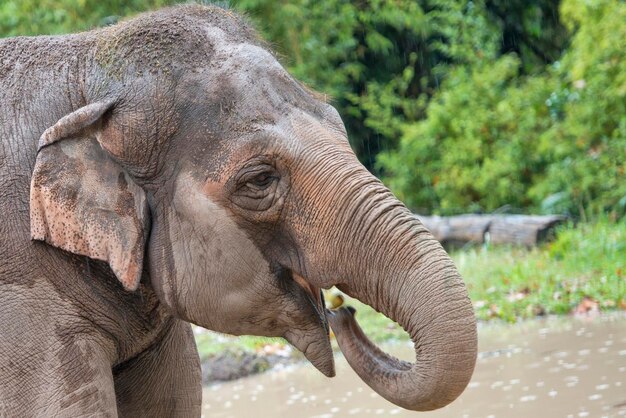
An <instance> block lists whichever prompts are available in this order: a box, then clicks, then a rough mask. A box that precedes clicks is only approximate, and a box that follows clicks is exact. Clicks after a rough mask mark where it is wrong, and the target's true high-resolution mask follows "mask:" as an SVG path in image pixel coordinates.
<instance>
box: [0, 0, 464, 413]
mask: <svg viewBox="0 0 626 418" xmlns="http://www.w3.org/2000/svg"><path fill="white" fill-rule="evenodd" d="M0 91H2V96H1V97H0V107H1V111H0V212H1V213H2V222H0V306H2V309H1V310H0V335H1V338H0V378H1V379H0V416H82V415H93V414H98V415H100V414H102V415H103V416H117V415H128V416H199V415H200V406H201V379H200V365H199V358H198V353H197V350H196V347H195V343H194V339H193V334H192V332H191V326H190V324H189V323H190V322H193V323H196V324H198V325H201V326H204V327H207V328H209V329H213V330H216V331H220V332H227V333H231V334H235V335H242V334H255V335H267V336H283V337H285V338H287V339H288V340H289V341H290V342H291V343H292V344H293V345H294V346H296V347H297V348H298V349H300V350H301V351H303V352H304V354H305V355H306V356H307V358H308V359H309V360H310V361H311V362H312V363H313V364H314V365H315V366H316V367H317V368H318V369H320V371H322V372H323V373H324V374H326V375H328V376H332V375H333V374H334V367H333V360H332V352H331V350H330V344H329V342H328V323H327V321H330V322H331V325H332V326H333V329H335V332H336V334H337V338H338V340H339V343H340V345H341V348H342V350H343V351H344V353H345V354H346V357H347V358H348V360H349V361H350V363H351V364H352V365H353V367H354V368H355V370H357V372H358V373H359V374H360V375H361V376H362V377H363V378H364V380H366V382H367V383H368V384H370V385H371V386H372V387H373V388H374V389H375V390H377V391H378V392H379V393H381V395H383V396H385V397H387V398H388V399H390V400H391V401H392V402H395V403H397V404H399V405H401V406H404V407H407V408H411V409H433V408H436V407H440V406H442V405H445V404H446V403H448V402H450V401H452V400H453V399H454V398H456V397H457V396H458V394H459V393H460V392H461V391H462V390H463V388H464V387H465V385H466V384H467V381H468V380H469V377H470V376H471V372H472V370H473V367H474V361H475V356H476V333H475V322H474V317H473V313H472V311H471V304H470V303H469V300H468V298H467V294H466V291H465V288H464V286H463V283H462V281H461V279H460V277H459V276H458V273H457V272H456V270H455V269H454V266H453V265H452V263H451V261H450V260H449V258H448V257H447V255H446V254H445V252H444V251H443V249H441V247H440V246H439V244H438V243H436V241H434V239H433V238H432V236H431V235H430V234H429V233H428V232H427V231H426V230H425V229H424V228H423V227H421V225H419V223H417V221H415V220H414V218H413V217H412V216H410V213H409V212H408V211H407V210H406V208H404V206H402V204H401V203H400V202H398V201H397V200H395V198H394V197H393V195H391V193H390V192H389V191H388V190H386V189H385V188H384V186H382V185H381V184H380V182H378V180H376V179H375V178H374V177H372V176H371V175H370V174H369V173H367V171H366V170H365V169H364V168H363V167H362V166H361V165H360V164H359V163H358V161H357V160H356V157H355V156H354V154H353V153H352V151H351V150H350V147H349V145H348V142H347V139H346V133H345V129H344V128H343V124H342V123H341V120H340V119H339V117H338V115H337V114H336V111H335V110H334V109H333V108H332V107H331V106H329V105H328V104H326V103H324V102H323V101H322V100H321V99H320V96H319V95H317V94H315V93H313V92H311V91H310V90H309V89H307V88H306V87H304V86H303V85H301V84H300V83H298V82H297V81H296V80H294V79H293V78H292V77H291V76H290V75H289V74H288V73H287V72H286V71H284V70H283V69H282V67H281V66H280V64H279V63H278V61H277V60H276V59H275V58H274V57H273V55H272V54H271V53H270V52H268V50H267V48H266V47H265V46H264V45H263V43H262V41H260V40H259V38H258V36H257V35H256V33H255V32H254V31H253V30H252V29H251V28H250V26H249V25H248V24H247V23H246V22H245V21H244V20H243V19H242V18H240V17H238V16H236V15H235V14H233V13H232V12H230V11H228V10H223V9H219V8H216V7H203V6H179V7H176V8H171V9H164V10H162V11H159V12H154V13H151V14H146V15H142V16H140V17H138V18H136V19H133V20H130V21H128V22H123V23H121V24H118V25H116V26H113V27H110V28H105V29H99V30H94V31H91V32H86V33H82V34H74V35H66V36H54V37H32V38H31V37H20V38H11V39H5V40H0ZM353 219H358V220H359V222H360V223H361V226H359V224H358V223H355V222H354V221H353ZM359 243H360V244H359ZM365 244H367V245H365ZM331 247H332V248H331ZM370 259H372V260H373V259H376V260H377V263H378V264H371V263H367V262H364V261H363V260H370ZM359 277H363V278H364V279H362V281H358V279H357V278H359ZM368 277H371V279H367V278H368ZM374 277H381V278H384V280H382V279H381V280H378V279H375V278H374ZM430 277H433V278H436V279H432V280H431V279H430ZM377 280H378V281H377ZM384 283H387V284H384ZM333 285H337V286H338V287H339V288H340V289H342V290H344V291H346V292H347V293H349V294H351V295H353V296H356V297H357V298H359V299H361V300H363V301H365V302H366V303H368V304H370V305H372V306H374V307H375V308H376V309H378V310H380V311H382V312H384V313H385V314H386V315H388V316H390V317H392V318H393V319H395V320H397V321H398V322H399V323H400V324H401V325H403V326H404V327H405V329H407V331H408V332H409V333H410V334H411V336H412V337H413V339H414V341H416V356H417V359H418V363H416V364H417V366H416V364H412V363H402V362H399V361H398V360H396V359H393V358H390V357H388V356H386V355H384V353H381V352H378V351H376V350H377V349H376V348H375V347H374V346H372V345H371V343H369V341H368V340H367V338H366V337H365V336H364V335H362V332H361V331H360V329H359V328H358V325H357V324H356V322H355V321H354V319H353V315H352V313H351V312H350V311H348V310H343V311H339V312H336V313H331V312H326V311H325V309H324V306H323V301H322V300H321V296H320V289H321V288H328V287H330V286H333ZM416 295H426V296H427V297H426V299H421V300H423V302H420V304H419V306H414V305H412V306H413V307H412V308H411V309H410V310H408V311H407V310H406V309H403V308H402V306H403V305H404V304H405V303H406V300H410V299H415V297H416ZM436 298H439V299H437V301H436V302H435V299H436ZM429 299H433V300H432V301H429ZM442 301H444V302H445V303H444V302H442ZM422 305H423V306H424V307H423V308H422ZM442 306H445V307H446V308H445V309H443V308H442ZM442 309H443V310H442ZM435 327H436V328H437V330H438V331H434V329H435ZM429 347H432V350H429ZM442 347H445V349H442ZM359 363H360V364H361V365H360V366H359ZM374 363H376V364H378V366H376V367H374V366H372V365H373V364H374ZM377 367H379V368H383V369H384V368H386V369H385V370H386V371H385V370H382V369H381V370H378V369H377ZM414 369H415V372H413V371H412V370H414ZM424 370H430V371H431V372H430V373H428V372H424ZM416 375H422V377H423V378H422V379H421V380H419V379H417V380H416V378H415V376H416ZM440 376H441V377H440ZM407 379H408V380H407ZM408 381H414V382H416V383H415V385H412V386H411V385H410V384H409V383H407V382H408ZM385 388H387V389H385ZM416 394H417V395H416Z"/></svg>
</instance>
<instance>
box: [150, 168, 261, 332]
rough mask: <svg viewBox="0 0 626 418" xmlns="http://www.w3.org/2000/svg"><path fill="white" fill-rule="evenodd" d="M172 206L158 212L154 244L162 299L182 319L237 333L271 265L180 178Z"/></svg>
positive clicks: (214, 206) (156, 281)
mask: <svg viewBox="0 0 626 418" xmlns="http://www.w3.org/2000/svg"><path fill="white" fill-rule="evenodd" d="M176 183H177V184H176V185H177V187H176V189H175V190H176V192H175V194H174V197H173V201H172V204H171V205H170V206H169V207H167V208H164V210H162V211H160V216H159V217H158V219H157V221H155V222H154V224H153V233H152V234H151V242H150V249H149V251H150V253H149V254H150V260H149V266H150V274H151V276H152V282H153V285H154V287H155V290H156V292H157V294H158V295H159V298H160V299H161V301H162V302H163V303H164V304H165V305H166V306H168V307H169V308H170V309H171V310H172V312H173V313H174V314H175V315H176V316H178V317H179V318H181V319H184V320H187V321H189V322H193V323H196V324H198V325H201V326H203V327H206V328H210V329H213V330H216V331H222V332H229V333H234V332H236V331H237V330H235V329H232V328H233V327H235V326H237V324H235V323H233V322H234V321H241V319H242V318H245V317H249V316H250V315H251V314H252V313H254V305H255V302H258V300H260V299H261V298H262V295H261V294H258V293H259V292H257V294H255V295H249V296H248V297H243V295H246V294H247V293H248V292H249V290H250V288H251V287H254V286H256V285H259V282H261V281H263V280H266V279H267V278H268V277H271V274H270V272H269V265H268V263H267V261H266V260H265V258H264V257H263V256H262V254H261V253H260V251H259V250H258V249H257V248H256V246H255V245H254V244H253V243H252V241H251V240H250V239H249V238H248V237H247V235H246V234H245V233H244V231H242V230H241V229H240V228H239V227H238V226H237V225H236V223H235V222H234V221H233V219H232V218H231V217H230V215H229V213H228V212H227V210H226V209H224V208H222V207H221V206H219V205H218V204H216V203H215V202H213V201H212V200H211V199H210V198H208V197H207V195H206V194H204V193H203V192H202V187H201V185H199V184H195V183H194V181H193V180H192V179H191V177H190V176H184V175H181V176H180V177H179V179H178V180H177V182H176Z"/></svg>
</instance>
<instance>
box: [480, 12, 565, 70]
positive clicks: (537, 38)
mask: <svg viewBox="0 0 626 418" xmlns="http://www.w3.org/2000/svg"><path fill="white" fill-rule="evenodd" d="M559 4H560V0H485V9H486V12H487V18H488V19H489V21H490V22H493V23H495V24H496V25H497V27H498V29H499V31H500V32H501V34H502V38H501V42H500V50H499V52H500V54H501V55H504V54H509V53H515V54H516V55H517V56H518V57H520V59H521V61H522V65H521V67H520V69H521V70H522V71H524V72H532V71H533V70H540V71H541V70H543V68H544V66H545V64H550V63H552V62H554V61H556V60H557V59H558V58H559V57H560V56H561V53H562V52H563V49H564V48H565V46H566V45H567V42H568V40H569V33H568V31H567V29H566V28H565V26H564V25H563V23H562V22H561V16H560V12H559Z"/></svg>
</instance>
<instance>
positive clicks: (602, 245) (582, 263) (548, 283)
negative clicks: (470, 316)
mask: <svg viewBox="0 0 626 418" xmlns="http://www.w3.org/2000/svg"><path fill="white" fill-rule="evenodd" d="M452 256H453V258H454V261H455V263H456V265H457V266H458V268H459V270H460V272H461V274H462V275H463V278H464V279H465V282H466V283H467V286H468V290H469V294H470V298H471V299H472V301H473V303H474V307H475V310H476V315H477V316H478V318H480V319H484V320H486V319H491V318H500V319H504V320H506V321H509V322H514V321H516V320H517V319H519V318H530V317H534V316H536V315H541V314H567V313H570V312H572V310H574V309H576V307H577V306H579V304H580V303H581V302H583V301H586V303H587V304H588V305H589V307H592V306H593V307H597V308H598V309H600V310H610V309H615V308H620V307H621V308H624V307H625V306H626V286H625V284H626V223H624V222H619V223H614V222H610V221H608V220H606V219H603V220H600V221H598V222H596V223H593V224H579V225H578V226H576V227H574V226H573V225H571V224H569V225H565V226H563V227H561V228H560V229H559V230H558V231H557V238H556V240H555V241H553V242H551V243H547V244H543V245H541V246H540V247H537V248H533V249H530V250H527V249H524V248H511V247H509V248H507V247H481V248H473V249H470V250H467V251H461V252H456V253H454V254H453V255H452Z"/></svg>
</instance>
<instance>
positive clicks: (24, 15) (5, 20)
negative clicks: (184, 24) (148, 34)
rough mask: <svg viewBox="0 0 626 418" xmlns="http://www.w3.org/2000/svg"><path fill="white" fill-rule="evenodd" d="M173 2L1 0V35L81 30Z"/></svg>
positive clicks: (131, 0) (150, 0)
mask: <svg viewBox="0 0 626 418" xmlns="http://www.w3.org/2000/svg"><path fill="white" fill-rule="evenodd" d="M173 3H180V1H176V0H130V1H129V0H110V1H97V0H3V1H2V2H1V3H0V37H5V36H18V35H44V34H49V35H54V34H63V33H69V32H76V31H83V30H88V29H92V28H94V27H97V26H106V25H109V24H113V23H115V22H116V21H117V20H118V19H119V18H120V17H125V16H129V15H133V14H136V13H138V12H142V11H145V10H150V9H155V8H158V7H162V6H167V5H170V4H173Z"/></svg>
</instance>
